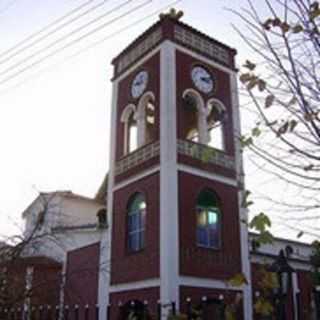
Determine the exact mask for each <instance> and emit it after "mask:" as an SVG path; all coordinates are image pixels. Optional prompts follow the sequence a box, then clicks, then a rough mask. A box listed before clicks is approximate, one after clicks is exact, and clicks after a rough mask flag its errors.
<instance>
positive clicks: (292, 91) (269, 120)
mask: <svg viewBox="0 0 320 320" xmlns="http://www.w3.org/2000/svg"><path fill="white" fill-rule="evenodd" d="M236 14H237V15H238V16H239V17H240V18H241V20H242V22H243V24H244V26H245V28H246V29H245V30H246V31H243V30H242V29H241V30H240V29H239V28H238V27H237V28H236V29H237V31H238V32H239V34H240V35H241V37H242V39H243V40H244V41H245V43H246V44H247V45H248V46H249V48H251V49H252V51H253V53H254V56H255V57H256V59H255V61H251V60H252V59H251V60H247V61H245V63H244V64H243V66H242V69H241V72H240V81H241V83H242V89H243V97H242V99H243V100H242V101H243V102H244V101H245V102H246V108H249V111H250V112H251V113H250V114H252V115H254V119H255V120H254V121H255V125H254V126H253V128H252V129H251V130H250V131H249V132H247V133H246V134H245V135H244V136H243V137H242V138H241V143H242V146H243V147H246V148H247V149H248V150H249V152H251V154H252V155H254V157H252V158H251V159H254V160H253V162H254V163H255V164H256V165H257V166H258V167H259V168H260V169H262V170H264V171H265V172H267V173H268V174H271V175H273V176H275V177H276V178H277V179H280V180H281V181H282V182H284V183H285V184H286V185H287V186H288V188H289V187H290V188H291V189H292V190H294V192H295V197H294V198H287V197H286V198H279V197H276V196H275V197H272V196H267V195H265V199H266V200H272V201H273V202H274V204H276V205H277V209H278V210H280V209H281V210H283V212H289V213H290V217H291V218H292V219H297V220H301V216H297V215H293V214H294V213H297V212H300V213H301V212H303V213H306V212H307V214H306V216H304V217H303V218H304V222H303V224H302V227H301V228H300V227H296V226H292V225H291V226H292V228H293V229H295V230H296V231H298V232H299V231H301V230H303V231H307V232H308V233H309V234H312V235H314V236H317V235H318V234H319V228H318V227H317V226H316V225H314V223H313V224H312V223H311V224H304V223H305V222H306V221H307V220H308V221H312V222H313V221H314V220H315V219H317V218H318V217H319V215H318V214H317V212H316V210H317V209H318V208H319V207H320V200H319V199H318V192H319V189H320V126H319V125H320V104H319V101H320V32H319V30H320V29H319V27H320V5H319V1H310V0H291V1H289V0H273V1H270V0H265V1H262V2H261V3H260V2H259V6H257V5H256V3H255V2H253V1H251V0H248V6H247V8H244V9H243V10H242V11H241V12H236ZM287 196H288V194H287ZM286 218H287V217H286Z"/></svg>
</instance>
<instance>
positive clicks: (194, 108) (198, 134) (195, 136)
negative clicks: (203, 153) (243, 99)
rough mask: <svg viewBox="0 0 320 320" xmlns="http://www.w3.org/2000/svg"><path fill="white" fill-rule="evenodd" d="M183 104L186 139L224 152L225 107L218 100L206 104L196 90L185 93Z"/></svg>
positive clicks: (188, 90)
mask: <svg viewBox="0 0 320 320" xmlns="http://www.w3.org/2000/svg"><path fill="white" fill-rule="evenodd" d="M183 102H184V104H183V106H184V109H185V112H186V128H185V138H186V139H187V140H192V141H194V142H198V143H202V144H207V145H209V146H211V147H214V148H216V149H221V150H224V132H223V121H224V119H225V115H226V108H225V107H224V105H223V104H222V103H221V102H220V101H219V100H217V99H210V100H209V101H208V102H207V104H205V102H204V100H203V98H202V96H201V95H200V93H199V92H197V91H196V90H194V89H187V90H185V91H184V93H183Z"/></svg>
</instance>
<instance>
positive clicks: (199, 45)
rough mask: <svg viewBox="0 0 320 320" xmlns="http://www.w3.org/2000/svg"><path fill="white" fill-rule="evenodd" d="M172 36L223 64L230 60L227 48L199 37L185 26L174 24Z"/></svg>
mask: <svg viewBox="0 0 320 320" xmlns="http://www.w3.org/2000/svg"><path fill="white" fill-rule="evenodd" d="M174 37H175V39H177V40H179V41H181V42H182V43H184V44H186V45H188V46H190V47H192V48H194V49H196V50H199V51H201V52H203V53H205V54H207V55H209V56H211V57H212V58H214V59H216V60H218V61H220V62H222V63H224V64H229V62H230V55H229V52H228V50H226V49H224V48H222V47H221V46H218V45H216V44H214V43H213V42H212V41H208V40H206V39H205V38H204V37H201V36H200V35H198V34H196V33H194V32H190V31H188V30H186V29H185V28H182V27H181V26H178V25H176V26H175V28H174Z"/></svg>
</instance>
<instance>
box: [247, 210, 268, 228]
mask: <svg viewBox="0 0 320 320" xmlns="http://www.w3.org/2000/svg"><path fill="white" fill-rule="evenodd" d="M249 227H250V228H251V229H254V230H256V231H259V232H261V233H262V232H265V231H266V229H267V228H268V227H271V220H270V219H269V217H268V216H267V215H266V214H264V213H263V212H260V213H259V214H258V215H256V216H254V217H253V219H252V220H251V221H250V223H249Z"/></svg>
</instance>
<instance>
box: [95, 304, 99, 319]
mask: <svg viewBox="0 0 320 320" xmlns="http://www.w3.org/2000/svg"><path fill="white" fill-rule="evenodd" d="M95 309H96V311H95V312H96V316H95V319H96V320H99V305H98V304H96V308H95Z"/></svg>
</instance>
